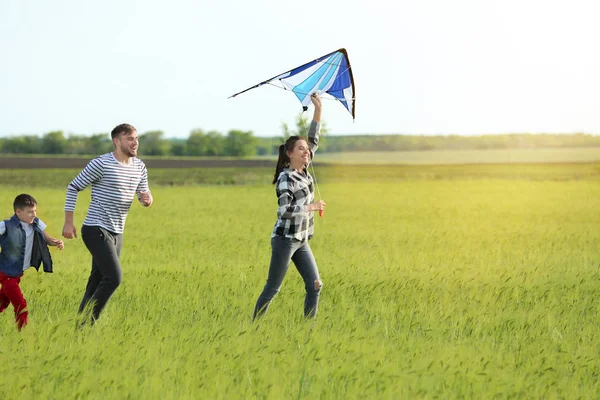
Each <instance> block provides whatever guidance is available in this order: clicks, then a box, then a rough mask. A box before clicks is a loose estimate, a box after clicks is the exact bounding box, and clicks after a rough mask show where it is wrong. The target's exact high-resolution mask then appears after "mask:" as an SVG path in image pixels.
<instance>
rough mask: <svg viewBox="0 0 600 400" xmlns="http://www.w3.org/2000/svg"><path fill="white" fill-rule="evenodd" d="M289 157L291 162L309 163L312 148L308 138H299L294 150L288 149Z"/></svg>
mask: <svg viewBox="0 0 600 400" xmlns="http://www.w3.org/2000/svg"><path fill="white" fill-rule="evenodd" d="M287 155H288V157H289V158H290V164H295V165H297V164H300V163H302V164H308V163H309V161H310V150H309V148H308V144H307V143H306V140H303V139H300V140H297V141H296V143H295V144H294V148H293V149H292V150H288V152H287Z"/></svg>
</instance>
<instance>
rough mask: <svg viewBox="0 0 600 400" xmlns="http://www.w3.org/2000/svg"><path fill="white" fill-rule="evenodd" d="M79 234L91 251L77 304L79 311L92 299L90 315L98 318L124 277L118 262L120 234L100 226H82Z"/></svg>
mask: <svg viewBox="0 0 600 400" xmlns="http://www.w3.org/2000/svg"><path fill="white" fill-rule="evenodd" d="M81 237H82V239H83V242H84V243H85V246H86V247H87V248H88V250H89V252H90V253H91V254H92V272H91V273H90V278H89V279H88V283H87V287H86V288H85V294H84V295H83V300H82V301H81V305H80V306H79V312H82V311H83V310H84V309H85V307H86V305H87V304H88V303H90V302H92V303H93V308H92V318H93V319H94V320H97V319H98V318H99V317H100V313H101V312H102V310H103V309H104V306H106V303H107V302H108V300H109V299H110V296H112V294H113V293H114V292H115V290H117V287H118V286H119V285H120V284H121V280H122V278H123V273H122V271H121V262H120V261H119V257H120V255H121V247H123V235H121V234H118V233H113V232H110V231H107V230H106V229H104V228H101V227H99V226H87V225H83V226H82V227H81Z"/></svg>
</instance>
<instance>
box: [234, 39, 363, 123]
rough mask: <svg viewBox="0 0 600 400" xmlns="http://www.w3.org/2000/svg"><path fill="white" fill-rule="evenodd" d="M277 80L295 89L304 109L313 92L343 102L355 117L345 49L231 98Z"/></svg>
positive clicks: (288, 87) (352, 87)
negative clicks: (324, 94) (327, 95)
mask: <svg viewBox="0 0 600 400" xmlns="http://www.w3.org/2000/svg"><path fill="white" fill-rule="evenodd" d="M277 82H279V83H280V84H281V85H283V87H281V88H283V89H286V90H291V91H292V92H294V94H295V95H296V97H297V98H298V100H300V102H301V103H302V106H303V109H304V111H306V110H307V109H308V106H309V104H310V96H311V95H312V94H313V93H317V94H321V93H327V94H329V95H330V96H332V97H334V98H335V99H336V100H338V101H339V102H340V103H342V105H343V106H344V107H345V108H346V109H347V110H348V111H349V112H350V114H351V115H352V118H353V119H354V112H355V104H354V103H355V98H354V96H355V91H354V77H353V76H352V69H351V67H350V61H349V60H348V53H347V52H346V49H339V50H336V51H334V52H331V53H329V54H326V55H324V56H323V57H319V58H317V59H316V60H314V61H311V62H309V63H306V64H304V65H301V66H299V67H297V68H294V69H291V70H289V71H286V72H284V73H283V74H279V75H277V76H275V77H273V78H271V79H267V80H266V81H263V82H261V83H259V84H258V85H255V86H252V87H250V88H248V89H246V90H243V91H241V92H239V93H236V94H234V95H232V96H230V98H231V97H235V96H237V95H239V94H242V93H244V92H247V91H248V90H251V89H254V88H257V87H260V86H262V85H265V84H271V85H274V86H277V87H280V86H278V85H276V83H277Z"/></svg>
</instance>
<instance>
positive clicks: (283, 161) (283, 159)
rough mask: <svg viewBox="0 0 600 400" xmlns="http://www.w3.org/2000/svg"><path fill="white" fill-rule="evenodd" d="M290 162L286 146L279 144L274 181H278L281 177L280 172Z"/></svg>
mask: <svg viewBox="0 0 600 400" xmlns="http://www.w3.org/2000/svg"><path fill="white" fill-rule="evenodd" d="M289 162H290V159H289V158H288V156H287V154H286V152H285V146H284V145H283V144H282V145H280V146H279V158H278V159H277V167H275V176H274V177H273V183H277V178H279V174H280V173H281V171H283V169H284V168H285V167H286V165H287V164H288V163H289Z"/></svg>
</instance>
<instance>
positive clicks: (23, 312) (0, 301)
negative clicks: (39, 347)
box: [0, 272, 29, 330]
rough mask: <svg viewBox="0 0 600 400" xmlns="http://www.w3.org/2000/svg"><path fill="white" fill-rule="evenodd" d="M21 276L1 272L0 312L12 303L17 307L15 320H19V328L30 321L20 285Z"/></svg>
mask: <svg viewBox="0 0 600 400" xmlns="http://www.w3.org/2000/svg"><path fill="white" fill-rule="evenodd" d="M21 276H23V275H21ZM21 276H19V277H16V278H15V277H12V276H8V275H5V274H3V273H2V272H0V285H1V286H2V287H1V288H0V312H2V311H4V310H5V309H6V307H8V305H9V304H11V303H12V305H13V307H14V308H15V320H16V321H17V328H18V329H19V330H21V329H22V328H23V327H24V326H25V325H27V323H28V322H29V318H28V315H29V312H28V311H27V302H26V301H25V298H24V297H23V293H22V292H21V288H20V287H19V282H21Z"/></svg>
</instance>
